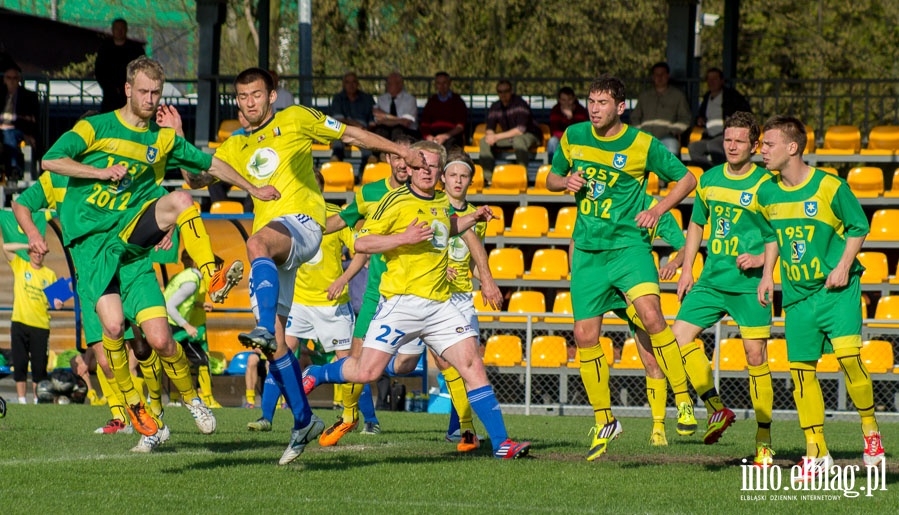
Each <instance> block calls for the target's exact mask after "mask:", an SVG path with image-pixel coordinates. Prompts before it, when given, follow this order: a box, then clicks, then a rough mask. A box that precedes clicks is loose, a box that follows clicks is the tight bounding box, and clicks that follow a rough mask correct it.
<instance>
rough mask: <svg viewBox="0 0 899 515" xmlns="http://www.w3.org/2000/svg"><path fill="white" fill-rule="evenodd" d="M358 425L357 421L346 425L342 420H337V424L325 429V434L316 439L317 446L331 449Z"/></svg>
mask: <svg viewBox="0 0 899 515" xmlns="http://www.w3.org/2000/svg"><path fill="white" fill-rule="evenodd" d="M357 425H359V421H358V420H354V421H353V422H352V423H350V424H347V423H346V422H344V421H343V418H342V417H341V418H338V419H337V422H335V423H334V425H333V426H331V427H329V428H328V429H325V432H324V433H322V435H321V436H320V437H319V439H318V444H319V445H321V446H322V447H331V446H332V445H337V442H339V441H340V439H341V438H343V435H345V434H347V433H349V432H350V431H352V430H354V429H356V426H357Z"/></svg>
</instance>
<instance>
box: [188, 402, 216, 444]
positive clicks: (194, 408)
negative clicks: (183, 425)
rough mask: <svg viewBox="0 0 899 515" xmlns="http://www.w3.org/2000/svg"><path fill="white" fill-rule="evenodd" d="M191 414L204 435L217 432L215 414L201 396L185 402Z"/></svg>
mask: <svg viewBox="0 0 899 515" xmlns="http://www.w3.org/2000/svg"><path fill="white" fill-rule="evenodd" d="M184 405H185V406H186V407H187V409H188V411H190V414H191V415H192V416H193V417H194V422H196V424H197V428H199V429H200V432H201V433H203V434H204V435H210V434H212V433H214V432H215V415H213V414H212V411H211V410H210V409H209V408H208V407H207V406H206V405H205V404H203V401H202V400H201V399H200V398H199V397H194V398H193V399H192V400H191V401H190V402H188V403H185V404H184Z"/></svg>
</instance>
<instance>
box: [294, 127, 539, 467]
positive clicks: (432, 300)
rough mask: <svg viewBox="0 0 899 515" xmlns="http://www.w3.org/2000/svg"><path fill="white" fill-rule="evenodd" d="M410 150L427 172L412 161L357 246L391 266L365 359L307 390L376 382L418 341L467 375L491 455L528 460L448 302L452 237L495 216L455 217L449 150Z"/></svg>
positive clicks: (313, 375)
mask: <svg viewBox="0 0 899 515" xmlns="http://www.w3.org/2000/svg"><path fill="white" fill-rule="evenodd" d="M411 148H412V149H415V150H420V151H422V154H423V156H424V159H425V161H426V166H423V167H419V166H416V164H415V163H409V162H408V161H407V164H408V165H409V166H410V168H411V178H412V180H411V183H410V184H408V185H405V186H403V187H401V188H398V189H397V190H395V191H393V192H391V193H389V194H388V195H387V196H386V197H384V199H383V200H382V201H381V202H380V204H378V207H377V209H375V212H374V213H373V215H372V216H371V217H370V218H369V219H368V221H367V222H366V224H365V227H364V228H363V229H362V233H361V234H360V237H359V238H358V239H357V240H356V245H355V246H356V251H357V252H365V253H366V254H377V253H382V254H383V255H384V258H385V260H386V262H387V271H386V272H384V275H383V276H382V277H381V287H380V291H381V296H382V300H381V303H380V305H379V306H378V312H377V313H376V314H375V317H374V318H373V319H372V322H371V326H370V328H369V331H368V333H367V334H366V336H365V342H364V343H363V345H362V353H361V354H360V356H359V357H358V358H356V357H353V356H351V357H348V358H343V359H341V360H338V361H335V362H334V363H329V364H327V365H324V366H312V367H309V368H307V369H306V372H307V373H306V374H304V379H303V387H304V389H305V390H306V391H311V390H312V389H313V388H315V386H316V385H318V384H323V383H338V384H340V383H346V382H356V383H365V382H369V381H373V380H375V379H377V378H378V377H379V376H380V375H381V374H382V373H383V372H384V370H385V368H386V367H387V365H388V363H389V362H390V360H391V359H392V358H393V356H394V355H396V354H397V351H398V350H399V348H400V347H402V346H403V345H405V344H407V343H411V344H416V343H417V340H418V339H419V338H420V339H421V340H422V341H423V342H424V344H425V345H427V346H428V347H429V348H430V349H432V350H433V351H434V352H435V353H436V354H438V355H439V356H441V357H442V358H443V359H445V360H446V361H447V362H449V364H450V365H452V366H453V367H455V368H456V370H458V372H459V375H460V376H462V379H463V381H465V386H466V388H467V389H468V399H469V402H470V403H471V406H472V408H473V409H474V411H475V413H477V415H478V418H479V419H480V420H481V422H483V424H484V426H485V427H486V428H487V433H488V434H489V435H490V439H491V444H492V445H493V455H494V456H495V457H496V458H502V459H514V458H519V457H523V456H526V455H527V454H528V451H529V449H530V442H515V441H513V440H511V439H509V438H508V435H507V433H506V426H505V422H504V421H503V417H502V412H501V410H500V407H499V403H498V402H497V400H496V396H495V395H494V393H493V387H492V386H491V385H490V383H489V381H488V380H487V374H486V372H485V370H484V363H483V361H482V360H481V358H480V356H479V354H478V343H477V339H478V334H477V333H476V332H475V331H474V330H473V329H472V327H471V324H470V323H469V321H468V320H466V319H465V317H464V316H463V315H462V314H461V313H460V312H459V310H458V309H457V308H456V307H455V306H454V305H453V304H452V303H451V302H449V300H450V296H451V293H450V286H449V281H447V277H446V266H447V261H448V247H449V245H448V243H449V238H450V236H453V235H455V234H459V233H460V232H464V231H466V230H467V229H469V228H470V227H472V226H474V225H475V224H476V223H477V222H479V221H481V222H486V221H489V220H490V219H492V218H493V213H492V212H491V211H490V209H489V208H488V207H486V206H482V207H480V208H478V209H477V210H476V211H474V212H472V213H469V214H467V215H464V216H459V217H454V216H451V215H450V208H451V206H450V202H449V199H448V198H447V196H446V194H445V193H443V192H439V191H436V186H437V180H438V176H439V175H440V172H441V171H442V169H443V165H444V164H445V162H446V150H445V149H444V148H443V146H442V145H439V144H437V143H434V142H431V141H421V142H418V143H416V144H414V145H412V147H411ZM409 356H410V357H411V355H409ZM404 357H405V356H404ZM413 359H416V360H417V359H418V358H417V356H415V357H414V358H413ZM398 368H401V367H398Z"/></svg>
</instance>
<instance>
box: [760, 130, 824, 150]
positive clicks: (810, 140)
mask: <svg viewBox="0 0 899 515" xmlns="http://www.w3.org/2000/svg"><path fill="white" fill-rule="evenodd" d="M759 141H761V139H760V140H759ZM816 147H817V143H815V129H813V128H812V127H811V126H809V125H806V126H805V150H803V151H802V153H803V154H813V153H814V152H815V149H816Z"/></svg>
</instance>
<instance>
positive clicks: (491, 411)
mask: <svg viewBox="0 0 899 515" xmlns="http://www.w3.org/2000/svg"><path fill="white" fill-rule="evenodd" d="M468 402H470V403H471V409H473V410H474V412H475V413H476V414H477V415H478V418H479V419H481V423H483V424H484V427H485V428H486V429H487V434H488V435H490V444H491V445H493V452H496V451H497V449H499V446H500V445H501V444H502V443H503V442H505V441H506V440H507V439H508V438H509V435H508V433H506V423H505V422H504V421H503V412H502V411H500V409H499V402H497V400H496V395H494V394H493V387H492V386H490V385H489V384H488V385H487V386H482V387H480V388H478V389H476V390H471V391H469V392H468Z"/></svg>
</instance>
